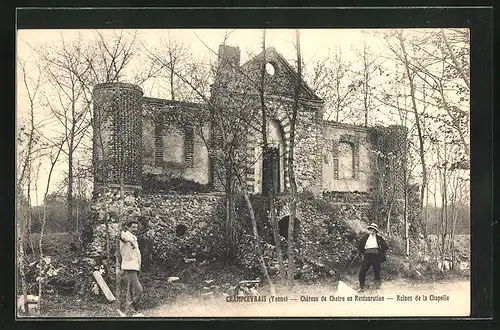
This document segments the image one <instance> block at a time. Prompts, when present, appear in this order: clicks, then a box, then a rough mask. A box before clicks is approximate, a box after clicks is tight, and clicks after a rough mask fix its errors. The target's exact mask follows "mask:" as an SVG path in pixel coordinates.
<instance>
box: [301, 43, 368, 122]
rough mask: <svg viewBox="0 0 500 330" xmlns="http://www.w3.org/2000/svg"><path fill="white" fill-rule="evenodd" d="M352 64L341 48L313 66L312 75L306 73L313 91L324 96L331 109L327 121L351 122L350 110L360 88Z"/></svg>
mask: <svg viewBox="0 0 500 330" xmlns="http://www.w3.org/2000/svg"><path fill="white" fill-rule="evenodd" d="M352 64H353V63H352V62H348V61H347V60H346V59H345V56H344V55H343V52H342V49H341V48H340V47H339V48H336V49H335V53H334V54H333V55H331V54H330V53H329V54H328V55H327V56H325V57H324V58H320V59H319V60H317V61H316V62H315V63H314V64H313V65H312V67H313V68H312V73H310V74H307V73H304V76H307V78H309V81H310V85H311V88H312V90H313V91H314V92H315V93H317V94H318V95H320V96H322V97H323V98H324V99H325V104H326V105H325V107H326V108H327V109H331V110H330V111H329V112H328V113H327V116H326V120H335V121H336V122H342V121H345V120H350V116H351V114H349V110H350V109H349V108H350V106H351V105H353V104H354V102H355V96H356V90H357V89H358V87H359V86H358V84H357V78H358V77H357V75H356V74H355V72H354V71H353V70H351V68H350V67H351V65H352ZM303 71H305V70H303ZM341 114H342V115H343V117H341Z"/></svg>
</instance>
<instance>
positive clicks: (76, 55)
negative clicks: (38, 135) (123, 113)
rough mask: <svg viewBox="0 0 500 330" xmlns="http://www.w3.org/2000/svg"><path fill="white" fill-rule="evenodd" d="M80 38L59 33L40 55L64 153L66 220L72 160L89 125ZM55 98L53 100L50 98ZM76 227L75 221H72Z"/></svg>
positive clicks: (71, 208) (85, 66) (70, 204)
mask: <svg viewBox="0 0 500 330" xmlns="http://www.w3.org/2000/svg"><path fill="white" fill-rule="evenodd" d="M84 52H85V50H84V41H83V37H82V36H81V35H79V37H78V38H77V39H74V40H72V41H69V42H68V41H67V40H65V37H64V35H63V34H61V38H60V43H59V44H58V45H57V46H54V47H52V48H51V49H50V50H49V51H47V52H44V53H43V54H42V56H43V58H44V60H45V61H46V63H47V74H48V78H49V82H50V84H51V87H52V88H51V90H52V91H53V92H54V93H50V92H49V93H48V95H47V94H46V95H45V98H46V103H47V106H48V107H49V108H50V110H51V112H52V114H53V115H54V117H55V118H56V119H57V121H58V123H59V124H60V125H61V128H62V130H63V134H64V136H66V139H65V140H66V145H65V147H64V149H62V152H63V153H64V154H65V155H66V156H67V160H68V161H67V176H68V177H67V193H66V199H67V201H66V202H67V220H68V224H73V222H74V221H73V220H74V214H73V213H74V199H73V194H74V193H73V190H74V168H75V164H74V159H75V154H76V153H77V151H78V149H79V147H80V144H81V142H82V141H83V140H84V139H85V137H86V134H87V130H88V128H89V127H90V118H89V117H90V114H91V108H90V104H89V103H88V102H86V100H85V97H84V96H85V95H84V92H85V91H84V89H85V85H83V84H82V82H84V81H87V80H88V75H89V73H90V68H91V66H90V65H89V62H87V61H86V57H85V53H84ZM53 100H57V101H55V102H54V101H53ZM75 227H76V224H75Z"/></svg>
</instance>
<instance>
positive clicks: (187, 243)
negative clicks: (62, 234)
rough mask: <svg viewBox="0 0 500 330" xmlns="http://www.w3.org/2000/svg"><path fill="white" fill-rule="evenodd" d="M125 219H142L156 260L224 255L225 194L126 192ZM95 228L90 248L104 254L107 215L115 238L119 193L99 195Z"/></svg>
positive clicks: (141, 229) (142, 233)
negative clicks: (140, 193)
mask: <svg viewBox="0 0 500 330" xmlns="http://www.w3.org/2000/svg"><path fill="white" fill-rule="evenodd" d="M125 196H126V197H125V199H124V209H123V214H124V216H123V217H124V221H127V220H130V219H136V220H139V222H140V226H139V234H138V237H139V238H145V239H147V240H148V241H149V243H150V249H151V251H152V256H153V259H154V260H157V261H166V262H177V261H180V260H181V258H184V257H185V258H205V259H207V258H212V257H220V256H222V255H223V254H224V225H223V219H224V217H223V205H224V203H223V200H224V198H223V195H220V194H192V195H173V194H169V195H166V194H145V195H139V194H137V193H135V196H134V193H133V192H127V193H126V194H125ZM92 210H93V221H92V223H91V224H90V225H91V227H92V229H93V234H92V235H91V238H90V242H87V243H88V244H89V245H88V251H89V253H90V254H92V255H96V256H97V255H103V252H104V251H105V249H106V245H105V243H106V229H105V228H106V226H105V217H108V221H109V227H110V235H111V237H116V236H115V235H116V228H117V220H118V215H119V214H120V199H119V192H117V191H109V192H108V193H107V194H105V195H101V196H99V197H97V198H96V199H95V201H94V204H93V207H92Z"/></svg>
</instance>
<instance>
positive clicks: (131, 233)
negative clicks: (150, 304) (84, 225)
mask: <svg viewBox="0 0 500 330" xmlns="http://www.w3.org/2000/svg"><path fill="white" fill-rule="evenodd" d="M138 228H139V223H138V222H137V221H135V220H132V221H129V222H128V223H127V224H126V225H125V227H124V230H123V231H122V232H121V236H120V254H121V257H122V264H121V268H122V271H123V276H124V279H125V281H126V283H127V296H126V299H125V303H126V307H125V313H123V312H121V311H120V310H119V311H118V312H119V313H120V315H122V316H125V315H127V314H128V315H130V314H132V316H143V315H142V313H139V312H138V311H137V304H138V303H139V301H140V300H141V296H142V291H143V289H142V284H141V282H139V271H140V270H141V251H140V250H139V244H138V241H137V236H135V234H136V233H137V230H138Z"/></svg>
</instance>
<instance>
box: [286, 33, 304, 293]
mask: <svg viewBox="0 0 500 330" xmlns="http://www.w3.org/2000/svg"><path fill="white" fill-rule="evenodd" d="M295 36H296V47H297V82H296V86H295V97H294V103H293V110H292V119H291V121H290V146H289V158H288V174H289V181H290V190H291V195H292V196H291V197H292V198H291V203H290V217H289V221H288V241H287V243H288V253H287V255H288V278H287V279H288V287H289V288H290V287H291V286H292V285H293V274H294V272H295V253H294V249H295V241H294V240H295V237H294V236H295V235H294V233H295V218H296V213H297V203H298V193H297V182H296V180H295V159H294V157H295V125H296V123H297V112H298V109H299V97H300V83H301V80H302V56H301V54H300V32H299V30H296V31H295Z"/></svg>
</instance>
